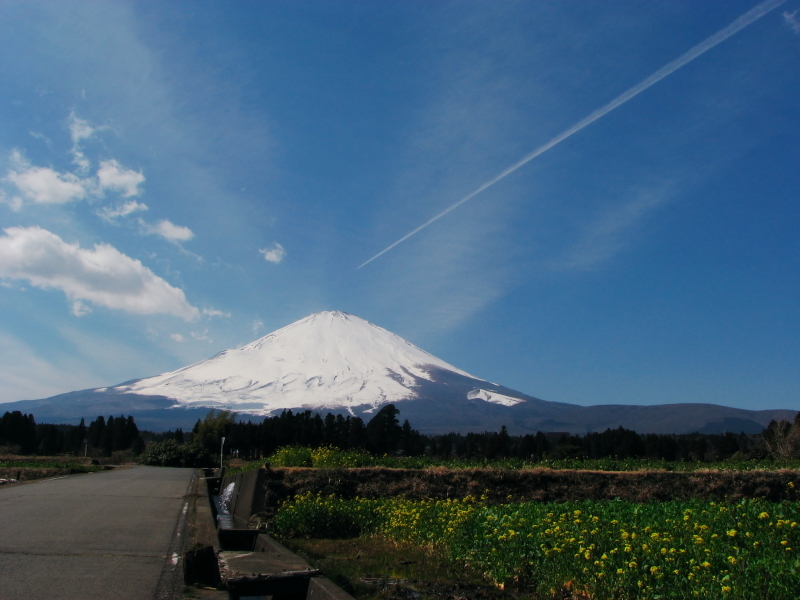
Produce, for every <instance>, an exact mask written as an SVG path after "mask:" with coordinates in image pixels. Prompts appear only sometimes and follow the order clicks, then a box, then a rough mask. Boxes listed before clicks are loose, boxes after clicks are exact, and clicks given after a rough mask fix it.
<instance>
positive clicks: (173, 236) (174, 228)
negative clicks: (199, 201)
mask: <svg viewBox="0 0 800 600" xmlns="http://www.w3.org/2000/svg"><path fill="white" fill-rule="evenodd" d="M139 225H141V226H142V229H143V230H144V232H145V233H148V234H150V235H160V236H161V237H163V238H165V239H167V240H169V241H170V242H188V241H189V240H190V239H192V238H193V237H194V233H193V232H192V230H191V229H189V228H188V227H184V226H183V225H175V224H174V223H172V222H170V221H168V220H167V219H162V220H161V221H158V222H157V223H147V222H145V221H144V220H142V219H139Z"/></svg>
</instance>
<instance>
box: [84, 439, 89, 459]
mask: <svg viewBox="0 0 800 600" xmlns="http://www.w3.org/2000/svg"><path fill="white" fill-rule="evenodd" d="M88 452H89V440H83V458H86V455H87V454H88Z"/></svg>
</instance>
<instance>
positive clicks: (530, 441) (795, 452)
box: [0, 404, 800, 465]
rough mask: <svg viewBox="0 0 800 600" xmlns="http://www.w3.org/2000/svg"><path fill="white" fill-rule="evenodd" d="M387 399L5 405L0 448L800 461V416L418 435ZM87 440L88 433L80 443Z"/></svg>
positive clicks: (205, 457) (184, 457) (171, 457)
mask: <svg viewBox="0 0 800 600" xmlns="http://www.w3.org/2000/svg"><path fill="white" fill-rule="evenodd" d="M399 415H400V411H399V410H398V409H397V407H395V406H394V405H393V404H388V405H386V406H384V407H383V408H381V409H380V410H379V411H378V412H377V413H375V415H374V416H373V417H372V418H371V419H370V420H369V421H368V422H367V423H365V422H364V420H363V419H361V418H360V417H356V416H352V415H348V416H343V415H341V414H337V415H334V414H332V413H328V414H327V415H326V416H325V417H322V415H320V414H319V413H314V412H312V411H309V410H307V411H301V412H297V413H295V412H292V411H291V410H285V411H283V412H282V413H281V414H280V415H276V416H274V417H266V418H265V419H264V420H263V421H261V422H255V423H254V422H252V421H247V422H241V421H239V422H237V420H236V415H235V413H232V412H230V411H213V410H212V411H210V412H209V414H208V415H207V416H206V418H205V419H203V420H199V419H198V421H197V423H196V424H195V426H194V428H193V429H192V431H191V432H184V431H183V430H182V429H180V428H178V429H175V430H172V431H166V432H163V433H153V432H148V431H139V429H138V427H137V426H136V423H135V422H134V419H133V417H132V416H129V417H124V416H120V417H116V418H115V417H113V416H110V417H108V419H105V418H104V417H102V416H100V417H97V418H96V419H95V420H94V421H92V422H91V423H90V424H89V425H88V426H87V425H86V424H85V422H84V420H83V419H81V422H80V424H79V425H52V424H39V425H37V424H36V421H35V419H34V417H33V415H32V414H30V415H26V414H23V413H21V412H19V411H15V412H7V413H5V415H3V418H2V419H1V420H0V446H5V447H6V448H8V449H11V450H12V451H16V452H19V453H22V454H34V453H39V454H43V455H53V454H76V455H78V454H82V453H83V451H84V450H85V446H86V445H88V449H89V453H90V454H92V455H99V456H109V455H110V454H111V453H112V452H115V451H117V450H127V449H131V450H132V451H133V453H134V454H137V455H138V454H141V453H142V452H143V451H144V450H145V445H146V443H148V444H150V446H149V448H150V449H151V450H152V452H151V454H153V456H156V457H158V458H154V459H153V463H154V464H185V465H200V464H204V463H208V462H210V461H212V458H211V457H213V456H219V452H220V441H221V438H222V437H225V438H226V442H225V453H226V454H227V455H230V454H231V453H236V455H237V456H239V457H241V458H247V459H258V458H265V457H267V456H269V455H271V454H272V453H273V452H275V450H277V449H278V448H281V447H283V446H292V445H296V446H306V447H311V448H318V447H321V446H335V447H338V448H342V449H345V450H346V449H351V448H355V449H363V450H367V451H369V452H371V453H373V454H378V455H383V454H394V455H403V456H421V455H429V456H432V457H436V458H463V459H469V460H494V459H502V458H520V459H524V460H534V461H536V460H544V459H561V458H619V459H626V458H650V459H660V460H666V461H681V460H683V461H716V460H725V459H727V458H731V457H734V456H737V457H740V458H767V457H773V458H776V459H781V458H800V413H798V415H797V417H796V418H795V420H794V422H788V421H780V422H774V421H773V422H772V423H770V425H769V426H768V427H767V428H766V429H765V431H764V432H763V433H762V434H745V433H739V434H736V433H732V432H728V433H724V434H700V433H693V434H682V435H675V434H640V433H637V432H635V431H632V430H629V429H624V428H622V427H619V428H617V429H607V430H606V431H603V432H591V433H586V434H583V435H574V434H569V433H558V432H555V433H554V432H547V433H545V432H538V433H536V434H535V435H533V434H527V435H521V436H515V435H510V434H509V433H508V430H507V429H506V427H505V426H503V427H502V428H501V430H500V431H498V432H483V433H468V434H460V433H449V434H444V435H423V434H420V433H419V432H418V431H417V430H415V429H413V428H412V427H411V424H410V423H409V422H408V420H405V421H404V422H403V423H402V424H401V423H400V420H399V418H398V417H399ZM84 440H87V442H86V444H84Z"/></svg>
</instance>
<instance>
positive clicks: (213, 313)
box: [203, 308, 231, 319]
mask: <svg viewBox="0 0 800 600" xmlns="http://www.w3.org/2000/svg"><path fill="white" fill-rule="evenodd" d="M203 315H204V316H206V317H225V318H226V319H229V318H230V316H231V313H229V312H223V311H221V310H217V309H216V308H204V309H203Z"/></svg>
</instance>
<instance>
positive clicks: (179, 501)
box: [0, 467, 194, 600]
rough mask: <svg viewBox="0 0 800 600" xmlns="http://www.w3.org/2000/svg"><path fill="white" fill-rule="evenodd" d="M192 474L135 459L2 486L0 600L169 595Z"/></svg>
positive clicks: (129, 599) (114, 599)
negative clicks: (131, 463)
mask: <svg viewBox="0 0 800 600" xmlns="http://www.w3.org/2000/svg"><path fill="white" fill-rule="evenodd" d="M193 474H194V470H193V469H170V468H158V467H134V468H131V469H119V470H115V471H106V472H102V473H92V474H86V475H70V476H69V477H64V478H60V479H53V480H49V481H39V482H34V483H27V484H19V485H5V486H2V487H0V598H2V599H3V600H16V599H23V598H24V599H25V600H39V599H47V600H50V599H52V598H64V599H69V600H93V599H95V598H97V599H102V600H117V599H119V600H122V599H125V600H134V599H135V600H139V599H147V600H152V599H153V598H170V597H171V596H173V595H174V593H175V590H176V589H178V588H177V585H178V584H177V581H178V573H179V572H180V571H181V565H180V564H177V563H176V561H175V560H174V558H173V554H174V553H176V554H175V557H177V555H178V554H177V553H180V552H181V548H180V541H181V539H182V537H181V536H182V535H183V534H184V532H183V528H184V527H185V520H186V519H185V507H186V506H188V504H187V500H186V499H185V496H186V494H187V493H189V491H190V489H189V486H190V483H191V481H192V477H193ZM181 585H182V578H181Z"/></svg>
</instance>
